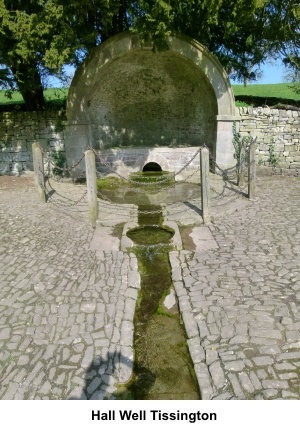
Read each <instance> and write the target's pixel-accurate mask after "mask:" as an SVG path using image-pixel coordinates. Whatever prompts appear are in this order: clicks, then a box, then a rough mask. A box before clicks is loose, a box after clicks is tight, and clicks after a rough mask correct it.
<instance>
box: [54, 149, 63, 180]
mask: <svg viewBox="0 0 300 430" xmlns="http://www.w3.org/2000/svg"><path fill="white" fill-rule="evenodd" d="M51 158H52V162H53V164H54V166H55V167H54V168H53V174H54V175H57V176H62V175H63V170H61V169H63V168H64V167H65V163H66V156H65V153H64V152H63V151H53V152H52V154H51Z"/></svg>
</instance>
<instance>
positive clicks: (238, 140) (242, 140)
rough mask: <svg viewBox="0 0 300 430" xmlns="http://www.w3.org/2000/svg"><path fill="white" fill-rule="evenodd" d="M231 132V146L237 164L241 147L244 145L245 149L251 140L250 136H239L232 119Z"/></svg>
mask: <svg viewBox="0 0 300 430" xmlns="http://www.w3.org/2000/svg"><path fill="white" fill-rule="evenodd" d="M232 134H233V141H232V143H233V147H234V154H233V155H234V158H235V159H236V160H237V164H238V163H239V160H240V155H241V149H242V148H243V147H244V148H245V150H247V149H248V148H249V145H250V143H251V141H252V137H251V136H243V137H242V136H241V134H240V133H239V132H238V131H237V129H236V122H235V121H234V123H233V125H232Z"/></svg>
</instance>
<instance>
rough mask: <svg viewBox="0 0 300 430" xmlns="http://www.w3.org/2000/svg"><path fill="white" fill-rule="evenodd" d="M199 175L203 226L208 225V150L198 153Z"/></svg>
mask: <svg viewBox="0 0 300 430" xmlns="http://www.w3.org/2000/svg"><path fill="white" fill-rule="evenodd" d="M200 175H201V200H202V218H203V222H204V224H207V223H210V202H209V150H208V149H207V148H202V149H201V151H200Z"/></svg>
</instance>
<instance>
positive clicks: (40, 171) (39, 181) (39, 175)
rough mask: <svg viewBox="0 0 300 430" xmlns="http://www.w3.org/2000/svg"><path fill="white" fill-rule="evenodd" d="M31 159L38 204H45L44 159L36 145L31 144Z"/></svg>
mask: <svg viewBox="0 0 300 430" xmlns="http://www.w3.org/2000/svg"><path fill="white" fill-rule="evenodd" d="M32 159H33V168H34V173H35V184H36V187H37V189H38V193H39V200H40V203H46V193H45V175H44V157H43V153H42V151H41V149H40V147H39V145H38V143H33V144H32Z"/></svg>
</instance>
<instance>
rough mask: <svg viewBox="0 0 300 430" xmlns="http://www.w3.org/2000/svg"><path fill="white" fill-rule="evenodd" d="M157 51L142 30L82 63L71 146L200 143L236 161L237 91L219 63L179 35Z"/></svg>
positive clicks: (72, 105)
mask: <svg viewBox="0 0 300 430" xmlns="http://www.w3.org/2000/svg"><path fill="white" fill-rule="evenodd" d="M168 43H169V50H168V51H164V52H156V53H153V52H152V50H151V49H150V48H149V47H142V46H141V44H140V40H139V37H138V36H137V35H136V34H132V33H130V32H125V33H122V34H119V35H117V36H115V37H112V38H111V39H110V40H108V41H106V42H105V43H104V44H103V45H101V46H100V47H98V48H96V49H95V50H94V52H93V53H92V54H91V55H90V56H89V57H88V58H87V59H86V60H85V61H84V62H83V64H82V65H81V66H80V68H79V69H78V71H77V72H76V75H75V77H74V79H73V82H72V85H71V87H70V91H69V96H68V102H67V117H68V119H69V124H70V126H69V127H68V128H67V133H66V134H67V136H66V153H67V158H68V160H70V161H73V160H74V161H75V160H76V158H77V159H78V157H79V155H80V153H81V152H82V149H83V147H84V146H88V145H90V146H93V147H94V148H95V149H101V150H106V151H109V150H115V149H116V148H121V149H122V150H124V149H126V148H149V151H150V149H151V148H155V147H168V148H174V151H175V150H176V148H184V147H199V146H201V145H203V144H206V145H207V146H208V147H209V148H210V150H211V152H212V154H213V156H214V157H215V158H216V161H217V163H218V164H219V165H221V166H223V167H230V165H233V164H234V159H233V145H232V122H233V121H234V120H237V119H238V118H235V117H234V113H235V105H234V97H233V93H232V90H231V87H230V84H229V81H228V78H227V76H226V73H225V72H224V70H223V68H222V66H221V65H220V63H219V62H218V61H217V60H216V59H215V58H214V57H213V56H212V55H211V54H210V53H209V52H208V51H207V49H206V48H204V47H203V46H202V45H201V44H199V43H198V42H196V41H194V40H192V39H189V38H186V37H183V36H173V37H170V38H169V40H168Z"/></svg>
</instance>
